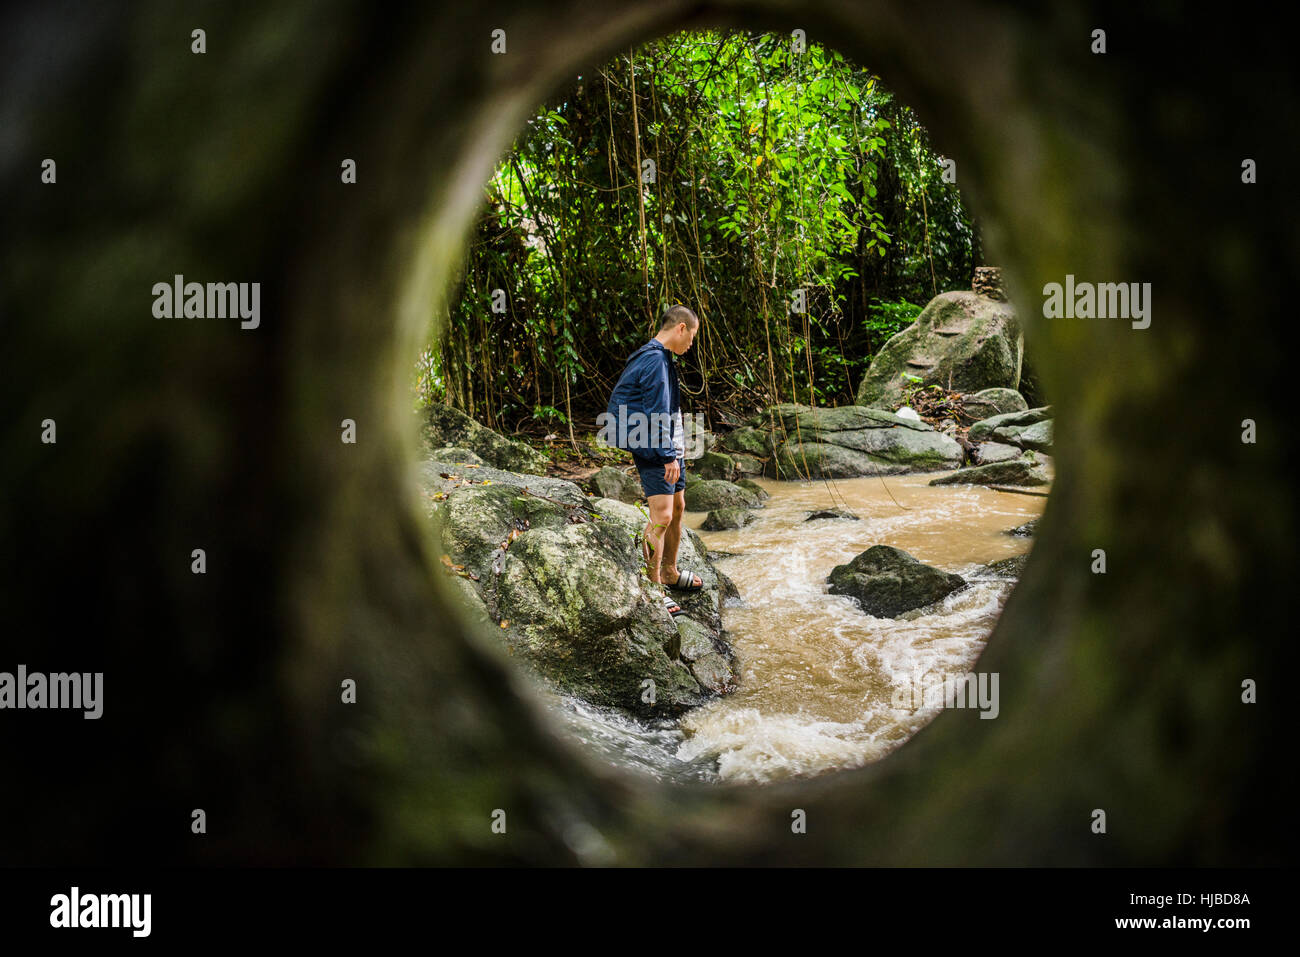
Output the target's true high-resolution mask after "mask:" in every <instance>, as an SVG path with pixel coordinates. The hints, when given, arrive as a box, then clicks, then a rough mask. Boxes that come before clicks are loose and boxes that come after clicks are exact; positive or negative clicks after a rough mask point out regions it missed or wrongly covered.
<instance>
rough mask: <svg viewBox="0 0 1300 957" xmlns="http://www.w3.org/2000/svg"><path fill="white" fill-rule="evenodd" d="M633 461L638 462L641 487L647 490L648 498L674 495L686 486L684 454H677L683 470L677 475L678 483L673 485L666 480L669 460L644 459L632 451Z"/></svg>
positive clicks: (678, 462)
mask: <svg viewBox="0 0 1300 957" xmlns="http://www.w3.org/2000/svg"><path fill="white" fill-rule="evenodd" d="M632 461H633V462H634V463H636V470H637V472H638V473H639V474H640V476H641V488H642V489H644V490H645V494H646V498H649V497H650V496H651V495H672V494H674V493H676V492H680V491H681V490H682V489H684V488H686V459H685V458H683V457H682V456H680V455H679V456H677V464H678V465H679V466H681V471H680V472H679V473H678V475H677V484H676V485H673V486H671V487H669V485H668V483H667V482H665V481H664V469H665V468H667V467H668V463H667V462H653V461H651V460H650V459H643V458H641V457H640V456H639V455H637V454H636V453H635V452H633V453H632Z"/></svg>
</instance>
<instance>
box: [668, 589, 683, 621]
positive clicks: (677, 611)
mask: <svg viewBox="0 0 1300 957" xmlns="http://www.w3.org/2000/svg"><path fill="white" fill-rule="evenodd" d="M664 609H665V610H666V611H667V612H668V614H670V615H672V616H673V617H674V618H676V617H677V616H678V615H684V614H686V610H685V609H684V608H682V606H681V605H679V604H677V602H675V601H673V599H672V596H671V595H669V594H668V593H667V592H665V593H664Z"/></svg>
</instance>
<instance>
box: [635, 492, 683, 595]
mask: <svg viewBox="0 0 1300 957" xmlns="http://www.w3.org/2000/svg"><path fill="white" fill-rule="evenodd" d="M646 501H647V502H649V504H650V521H649V523H648V524H647V525H646V527H645V534H644V538H645V548H644V549H642V553H641V554H642V556H643V557H644V558H645V564H646V572H645V573H646V576H647V577H649V579H650V580H651V581H652V582H658V581H660V577H659V568H660V563H661V560H662V556H663V554H664V553H665V551H666V542H665V537H666V535H665V533H666V532H667V530H668V527H669V525H670V524H671V523H672V518H673V497H672V496H671V495H650V496H648V497H647V498H646ZM673 548H674V549H676V548H677V545H676V543H674V544H673ZM674 554H675V553H674Z"/></svg>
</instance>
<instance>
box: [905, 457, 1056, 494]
mask: <svg viewBox="0 0 1300 957" xmlns="http://www.w3.org/2000/svg"><path fill="white" fill-rule="evenodd" d="M1051 481H1052V480H1051V478H1050V477H1049V476H1048V474H1047V472H1046V470H1045V469H1044V468H1043V466H1042V465H1041V463H1038V462H1032V461H1030V460H1029V459H1028V458H1020V459H1013V460H1012V461H1010V462H994V463H992V464H990V465H977V466H975V467H974V468H969V469H962V470H961V471H960V472H953V473H952V474H951V475H944V476H942V477H940V478H937V479H932V480H931V481H930V484H931V485H1019V486H1024V487H1026V488H1031V487H1033V486H1037V485H1048V484H1050V483H1051Z"/></svg>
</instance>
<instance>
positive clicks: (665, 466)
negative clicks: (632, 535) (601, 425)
mask: <svg viewBox="0 0 1300 957" xmlns="http://www.w3.org/2000/svg"><path fill="white" fill-rule="evenodd" d="M699 328H700V320H699V318H698V317H696V315H695V313H694V312H692V311H691V310H690V309H688V308H686V307H685V306H672V307H671V308H669V309H667V310H666V311H665V312H664V314H663V315H662V316H661V317H660V320H659V333H658V334H657V335H656V336H655V337H654V338H653V339H651V340H650V341H649V342H647V343H646V344H645V345H644V346H642V347H641V348H640V349H638V350H637V351H636V352H634V353H632V355H631V356H629V357H628V360H627V367H626V368H625V369H624V370H623V374H622V376H620V377H619V380H618V384H617V385H615V386H614V391H613V393H612V394H611V395H610V399H609V407H608V409H607V410H606V412H607V414H608V416H609V417H610V421H617V422H623V423H628V424H630V425H631V426H632V427H631V437H630V438H628V439H627V440H626V441H627V444H626V446H624V447H626V448H627V449H628V450H629V451H630V452H631V453H632V461H633V462H634V463H635V464H636V468H637V472H638V473H639V474H640V476H641V488H642V489H643V490H644V491H645V495H646V500H647V501H648V502H649V504H650V522H649V524H647V525H646V527H645V530H644V532H643V533H642V536H641V537H642V548H641V554H642V556H643V557H644V558H645V562H646V575H647V576H648V577H649V578H650V580H651V581H652V582H656V583H662V584H665V585H667V586H668V587H669V588H678V589H681V590H683V591H698V590H699V589H700V588H702V587H703V585H704V583H703V582H702V581H701V580H700V577H699V576H698V575H696V574H694V573H693V572H692V571H691V570H690V569H679V568H678V567H677V546H678V545H679V543H680V542H681V537H682V513H683V512H684V511H685V510H686V442H685V432H684V429H683V426H682V410H681V392H680V390H679V388H678V383H677V356H680V355H685V353H686V351H687V350H688V349H690V347H691V345H692V344H693V343H694V342H695V334H696V332H698V331H699ZM620 410H621V411H622V415H620ZM638 424H640V425H641V426H642V427H643V428H644V431H640V430H639V429H638V427H637V426H638ZM642 436H644V437H642ZM620 444H621V443H620ZM663 600H664V607H665V608H666V609H667V610H668V613H669V614H671V615H673V616H677V615H680V614H682V609H681V607H680V606H679V605H678V604H677V603H676V602H675V601H673V599H672V597H671V596H670V595H669V594H668V593H667V592H665V593H664V596H663Z"/></svg>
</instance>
